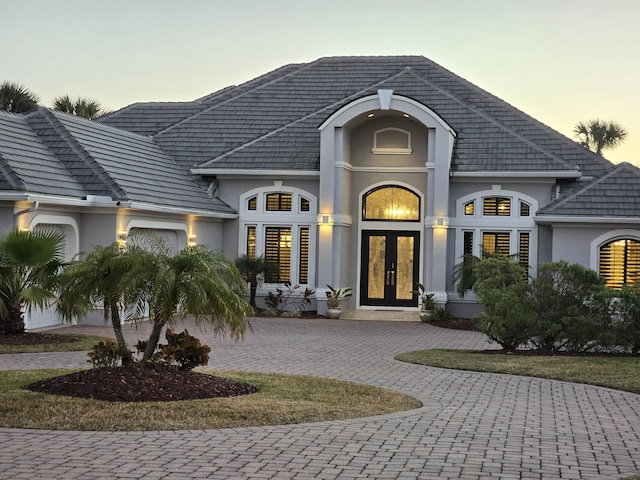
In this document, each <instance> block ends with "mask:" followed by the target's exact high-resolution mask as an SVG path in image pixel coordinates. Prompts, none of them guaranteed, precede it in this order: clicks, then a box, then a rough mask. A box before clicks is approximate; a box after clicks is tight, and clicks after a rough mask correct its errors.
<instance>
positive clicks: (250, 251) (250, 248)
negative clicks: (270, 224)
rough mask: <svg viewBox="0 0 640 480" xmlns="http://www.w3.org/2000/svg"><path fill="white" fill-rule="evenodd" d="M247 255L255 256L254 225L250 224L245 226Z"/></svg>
mask: <svg viewBox="0 0 640 480" xmlns="http://www.w3.org/2000/svg"><path fill="white" fill-rule="evenodd" d="M247 256H248V257H249V258H256V227H255V225H250V226H248V227H247Z"/></svg>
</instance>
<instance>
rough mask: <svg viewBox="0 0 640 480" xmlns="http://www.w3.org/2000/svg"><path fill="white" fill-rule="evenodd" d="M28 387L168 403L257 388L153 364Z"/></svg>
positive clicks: (76, 375)
mask: <svg viewBox="0 0 640 480" xmlns="http://www.w3.org/2000/svg"><path fill="white" fill-rule="evenodd" d="M25 388H26V389H27V390H31V391H34V392H40V393H49V394H53V395H67V396H70V397H79V398H92V399H95V400H106V401H111V402H169V401H176V400H197V399H203V398H219V397H235V396H238V395H247V394H249V393H255V392H257V391H258V389H257V388H256V387H254V386H253V385H249V384H246V383H241V382H236V381H233V380H229V379H227V378H222V377H217V376H214V375H207V374H204V373H197V372H193V371H187V370H179V369H178V368H176V367H173V366H168V365H161V364H152V365H148V366H144V367H142V366H140V365H133V366H128V367H102V368H92V369H90V370H83V371H80V372H75V373H70V374H68V375H63V376H61V377H55V378H51V379H48V380H44V381H40V382H35V383H32V384H30V385H27V386H26V387H25Z"/></svg>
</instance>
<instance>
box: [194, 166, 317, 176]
mask: <svg viewBox="0 0 640 480" xmlns="http://www.w3.org/2000/svg"><path fill="white" fill-rule="evenodd" d="M191 173H193V174H194V175H215V176H216V177H246V176H256V175H259V176H261V177H265V176H274V177H319V176H320V171H319V170H278V169H259V168H252V169H246V168H198V167H195V168H192V169H191Z"/></svg>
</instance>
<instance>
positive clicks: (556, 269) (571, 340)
mask: <svg viewBox="0 0 640 480" xmlns="http://www.w3.org/2000/svg"><path fill="white" fill-rule="evenodd" d="M609 300H610V294H609V291H608V289H607V288H606V287H605V281H604V279H603V278H602V277H600V276H599V275H598V274H597V273H596V272H594V271H593V270H589V269H588V268H585V267H583V266H582V265H579V264H569V263H567V262H564V261H561V262H554V263H543V264H541V265H540V267H539V268H538V276H537V277H536V278H534V279H533V280H532V281H531V284H530V286H529V295H528V296H527V307H528V309H530V310H531V311H533V312H534V313H535V317H536V320H535V326H534V329H533V335H532V338H531V341H532V342H533V344H534V345H535V346H536V347H537V348H539V349H541V350H546V351H551V352H553V351H557V350H567V351H569V352H572V353H578V352H586V351H590V350H593V349H595V348H597V347H599V346H601V345H602V344H607V343H609V342H610V340H608V339H607V338H606V336H605V332H606V331H607V329H608V327H609V324H610V321H611V320H610V319H611V311H610V308H609V305H610V301H609Z"/></svg>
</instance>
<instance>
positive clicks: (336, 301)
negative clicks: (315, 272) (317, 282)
mask: <svg viewBox="0 0 640 480" xmlns="http://www.w3.org/2000/svg"><path fill="white" fill-rule="evenodd" d="M327 288H328V289H329V291H328V292H327V317H329V318H340V315H341V314H342V308H340V302H342V300H347V299H349V298H351V289H350V288H337V289H336V288H333V287H332V286H331V285H327Z"/></svg>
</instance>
